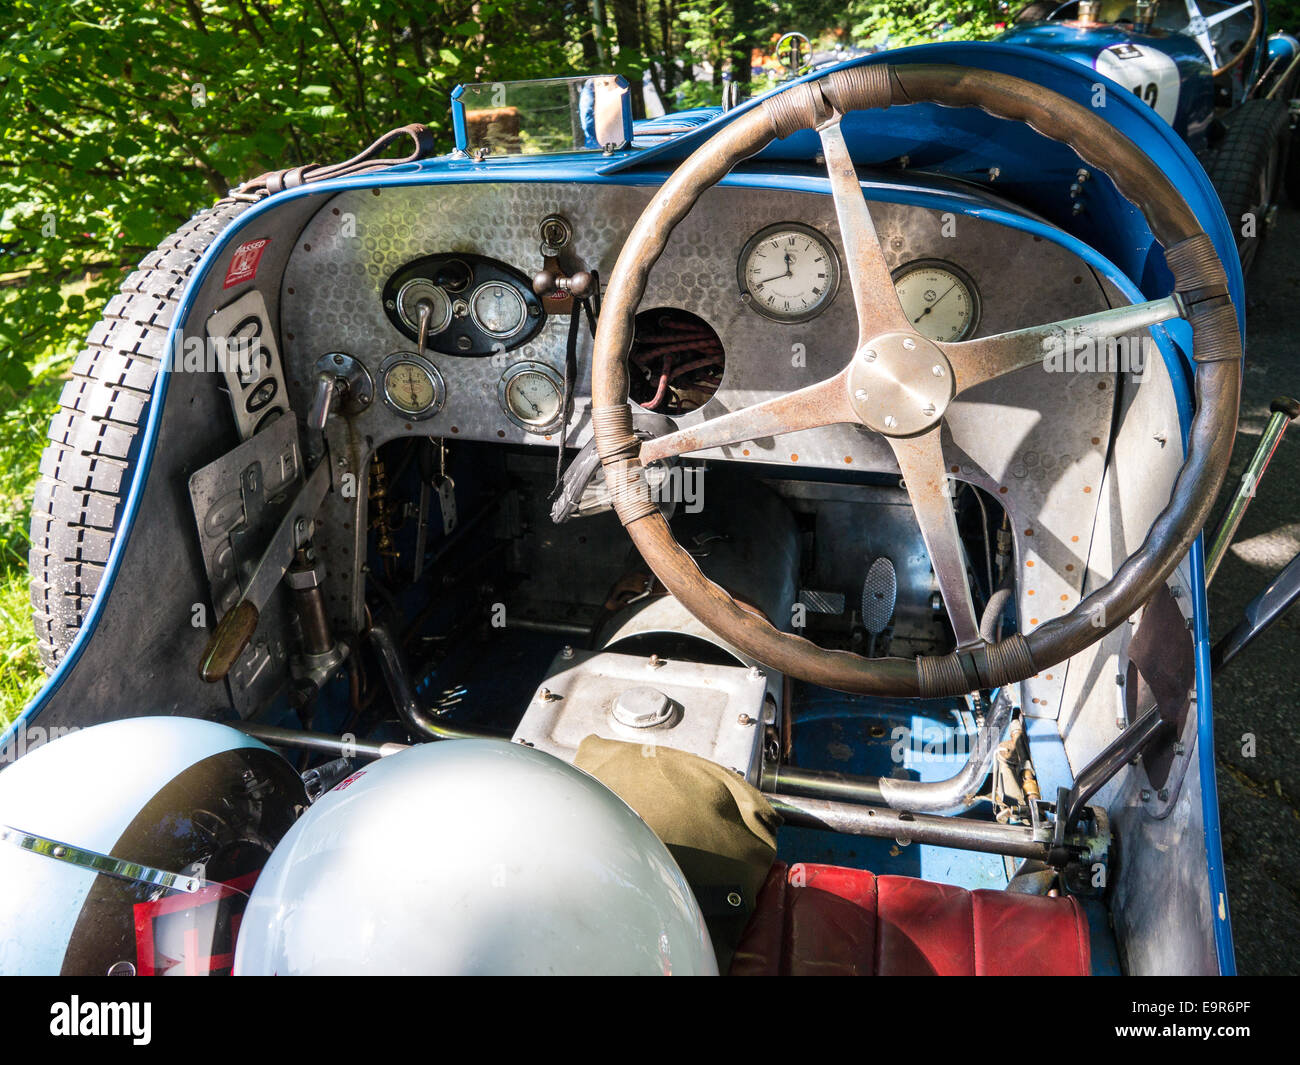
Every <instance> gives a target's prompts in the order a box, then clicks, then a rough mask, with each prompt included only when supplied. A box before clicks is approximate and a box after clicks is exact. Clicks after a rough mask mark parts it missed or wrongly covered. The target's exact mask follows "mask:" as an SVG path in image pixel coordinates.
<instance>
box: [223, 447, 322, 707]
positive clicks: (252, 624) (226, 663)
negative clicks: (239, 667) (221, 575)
mask: <svg viewBox="0 0 1300 1065" xmlns="http://www.w3.org/2000/svg"><path fill="white" fill-rule="evenodd" d="M329 490H330V464H329V461H328V458H326V459H325V460H322V461H321V462H318V463H317V464H316V468H315V469H314V470H312V472H311V474H310V476H308V478H307V482H306V483H305V484H304V485H303V486H302V488H301V489H300V490H299V492H298V495H297V496H296V497H295V498H294V501H293V503H292V504H291V505H290V507H289V511H288V513H286V514H285V516H284V517H283V518H282V519H281V521H280V524H279V525H278V526H277V527H276V530H275V533H274V534H273V535H272V537H271V542H270V543H269V544H267V546H266V550H265V551H264V552H263V553H262V557H261V559H260V560H259V561H258V563H257V568H256V569H255V570H254V571H253V576H252V578H251V579H250V580H249V582H248V584H247V585H246V586H245V588H244V593H243V595H241V596H240V597H239V602H237V603H236V604H235V605H234V606H233V607H231V608H230V609H229V610H228V611H227V612H226V614H225V616H224V617H223V618H222V619H221V621H220V622H219V623H218V624H217V627H216V629H215V630H213V633H212V636H211V638H210V639H209V640H208V645H207V647H206V648H205V649H204V651H203V658H202V660H201V661H200V662H199V676H200V677H201V678H202V679H203V680H205V681H207V682H208V683H210V684H212V683H215V682H217V681H219V680H223V679H225V676H226V674H227V673H229V672H230V670H231V668H232V667H233V666H234V664H235V662H237V661H238V660H239V656H240V655H242V654H243V653H244V648H246V647H247V646H248V643H249V641H250V640H251V639H252V638H253V633H254V632H256V631H257V623H258V622H259V621H260V620H261V616H262V610H263V608H264V607H265V606H266V604H267V602H268V601H269V600H270V598H271V595H272V593H273V592H274V591H275V589H276V587H277V586H278V585H279V583H280V581H282V580H283V579H284V575H285V574H286V573H287V572H288V571H289V567H290V565H292V564H293V559H294V555H295V554H296V553H297V551H298V548H300V547H302V546H303V545H304V544H305V543H306V542H307V541H308V540H309V539H311V526H312V522H313V520H315V517H316V513H317V511H319V510H320V508H321V504H322V503H323V502H324V501H325V496H326V495H328V494H329Z"/></svg>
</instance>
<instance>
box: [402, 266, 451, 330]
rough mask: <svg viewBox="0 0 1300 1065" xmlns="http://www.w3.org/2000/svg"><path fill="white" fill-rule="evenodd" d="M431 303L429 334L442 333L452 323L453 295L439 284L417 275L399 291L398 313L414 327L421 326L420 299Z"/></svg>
mask: <svg viewBox="0 0 1300 1065" xmlns="http://www.w3.org/2000/svg"><path fill="white" fill-rule="evenodd" d="M421 300H424V301H425V302H427V303H428V304H429V335H430V336H433V334H434V333H441V332H442V331H443V330H444V329H446V328H447V326H449V325H450V324H451V297H450V296H448V295H447V293H446V291H445V290H444V289H443V288H442V287H441V286H439V285H435V284H434V283H433V282H432V281H427V280H425V279H424V278H422V277H417V278H416V279H415V280H413V281H408V282H407V283H406V284H405V285H403V286H402V287H401V289H400V290H399V291H398V293H397V313H398V314H400V315H401V316H402V321H404V322H405V323H406V324H407V325H409V326H410V327H411V328H412V329H419V328H420V301H421Z"/></svg>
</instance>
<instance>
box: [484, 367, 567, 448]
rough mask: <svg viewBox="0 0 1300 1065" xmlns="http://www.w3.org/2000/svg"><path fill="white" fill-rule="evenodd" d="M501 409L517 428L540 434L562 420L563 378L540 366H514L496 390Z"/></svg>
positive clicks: (555, 372) (552, 370)
mask: <svg viewBox="0 0 1300 1065" xmlns="http://www.w3.org/2000/svg"><path fill="white" fill-rule="evenodd" d="M497 396H498V398H499V399H500V401H501V409H502V410H503V411H504V412H505V416H506V417H507V418H509V419H510V420H511V421H512V422H514V423H515V425H517V426H519V428H521V429H524V430H526V431H527V432H530V433H537V434H544V433H547V432H550V431H551V430H552V429H555V428H558V427H559V425H560V423H561V422H562V421H563V420H564V378H563V377H561V376H560V374H559V372H558V371H557V370H555V369H553V368H552V367H550V366H548V365H546V364H545V363H542V362H517V363H515V364H514V365H513V366H511V367H510V368H509V369H507V370H506V372H505V373H503V374H502V375H501V381H500V383H499V384H498V386H497Z"/></svg>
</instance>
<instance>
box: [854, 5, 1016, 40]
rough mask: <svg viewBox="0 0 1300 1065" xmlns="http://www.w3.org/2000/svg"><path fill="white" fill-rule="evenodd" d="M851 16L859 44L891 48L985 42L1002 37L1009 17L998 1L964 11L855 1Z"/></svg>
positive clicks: (965, 8) (966, 6)
mask: <svg viewBox="0 0 1300 1065" xmlns="http://www.w3.org/2000/svg"><path fill="white" fill-rule="evenodd" d="M847 12H848V16H849V23H850V26H851V27H852V28H851V34H852V36H853V38H854V40H855V42H857V43H870V44H877V45H883V46H888V47H890V48H900V47H903V46H904V45H909V44H922V43H924V42H927V41H957V40H982V39H985V38H989V37H992V36H994V35H995V34H996V33H998V32H999V30H1000V29H1001V23H1003V22H1004V21H1005V20H1006V17H1007V16H1006V12H1005V11H1004V10H1003V7H1002V5H1001V4H999V3H997V2H995V0H982V2H976V3H969V4H964V5H961V6H960V7H958V6H955V5H954V4H952V3H950V2H948V0H852V2H850V3H849V4H848V5H847Z"/></svg>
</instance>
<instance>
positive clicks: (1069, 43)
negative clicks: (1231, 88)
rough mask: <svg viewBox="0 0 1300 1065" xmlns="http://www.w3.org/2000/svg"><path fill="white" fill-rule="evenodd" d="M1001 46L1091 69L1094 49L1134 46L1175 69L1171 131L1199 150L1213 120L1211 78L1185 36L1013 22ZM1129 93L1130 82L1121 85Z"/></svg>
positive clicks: (1198, 51)
mask: <svg viewBox="0 0 1300 1065" xmlns="http://www.w3.org/2000/svg"><path fill="white" fill-rule="evenodd" d="M998 39H999V40H1000V41H1004V42H1005V43H1007V44H1018V45H1023V46H1024V47H1027V48H1037V49H1040V50H1042V51H1045V52H1051V53H1052V54H1054V55H1058V56H1061V57H1062V58H1064V59H1069V60H1071V61H1072V62H1075V63H1078V64H1079V65H1080V66H1083V67H1086V68H1087V69H1088V70H1092V71H1094V74H1095V67H1094V64H1095V62H1096V59H1097V56H1098V54H1099V53H1101V52H1103V51H1104V50H1105V49H1107V48H1111V47H1113V46H1115V45H1123V44H1135V45H1139V46H1141V47H1142V48H1151V49H1154V50H1155V51H1157V52H1161V53H1163V54H1164V55H1167V56H1168V57H1169V58H1170V59H1171V60H1173V62H1174V64H1175V66H1176V67H1177V68H1178V77H1179V83H1180V84H1179V93H1178V110H1177V112H1176V114H1175V117H1174V121H1173V123H1172V125H1173V127H1174V132H1176V133H1177V134H1178V135H1179V136H1180V137H1182V138H1183V140H1185V141H1187V143H1188V144H1189V145H1190V146H1191V148H1192V150H1193V151H1197V152H1199V151H1201V150H1202V149H1204V148H1205V140H1206V132H1207V130H1208V129H1209V126H1210V122H1211V120H1212V119H1213V118H1214V78H1213V77H1212V75H1211V72H1210V64H1209V63H1208V61H1207V60H1206V58H1205V53H1204V52H1202V51H1201V49H1200V46H1199V45H1197V43H1196V41H1195V40H1193V39H1192V38H1191V37H1188V36H1185V35H1184V34H1181V33H1169V32H1166V31H1163V30H1160V29H1158V28H1157V29H1154V30H1152V32H1150V33H1137V32H1135V31H1134V30H1133V29H1132V28H1131V27H1123V26H1114V25H1102V26H1079V25H1076V24H1074V23H1070V22H1040V23H1035V24H1032V25H1027V26H1016V27H1014V28H1012V29H1010V30H1008V31H1007V32H1006V33H1004V34H1003V35H1002V36H1001V37H999V38H998ZM1123 88H1124V89H1125V91H1128V92H1132V91H1133V89H1134V86H1131V85H1125V86H1123Z"/></svg>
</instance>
